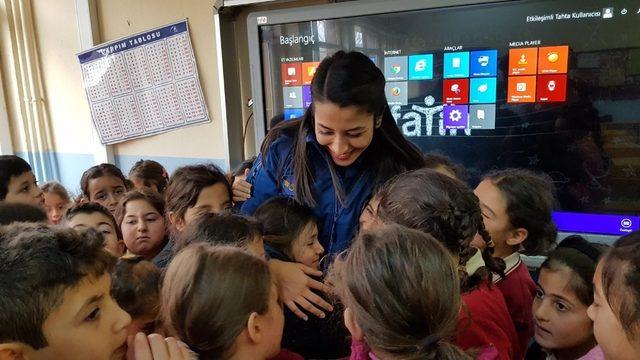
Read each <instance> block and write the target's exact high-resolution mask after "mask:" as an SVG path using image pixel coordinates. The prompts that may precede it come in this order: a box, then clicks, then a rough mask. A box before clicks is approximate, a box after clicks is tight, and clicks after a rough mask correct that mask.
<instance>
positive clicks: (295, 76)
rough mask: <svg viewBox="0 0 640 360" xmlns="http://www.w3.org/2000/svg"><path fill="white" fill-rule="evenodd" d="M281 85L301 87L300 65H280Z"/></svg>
mask: <svg viewBox="0 0 640 360" xmlns="http://www.w3.org/2000/svg"><path fill="white" fill-rule="evenodd" d="M282 85H284V86H294V85H302V64H301V63H299V62H298V63H284V64H282Z"/></svg>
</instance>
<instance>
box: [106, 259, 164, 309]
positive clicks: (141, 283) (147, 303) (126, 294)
mask: <svg viewBox="0 0 640 360" xmlns="http://www.w3.org/2000/svg"><path fill="white" fill-rule="evenodd" d="M111 296H113V298H114V299H115V300H116V301H117V302H118V305H120V307H121V308H122V309H123V310H124V311H126V312H127V313H129V315H131V317H132V318H137V317H140V316H144V315H148V314H156V313H157V312H158V310H159V309H160V269H158V268H157V267H156V266H155V265H154V264H153V263H151V262H149V261H145V260H144V259H143V258H142V256H133V257H122V258H120V259H118V262H117V263H116V266H115V269H114V270H113V274H112V280H111Z"/></svg>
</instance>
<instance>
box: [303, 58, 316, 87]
mask: <svg viewBox="0 0 640 360" xmlns="http://www.w3.org/2000/svg"><path fill="white" fill-rule="evenodd" d="M318 65H320V63H319V62H305V63H302V85H311V80H313V75H315V74H316V69H317V68H318Z"/></svg>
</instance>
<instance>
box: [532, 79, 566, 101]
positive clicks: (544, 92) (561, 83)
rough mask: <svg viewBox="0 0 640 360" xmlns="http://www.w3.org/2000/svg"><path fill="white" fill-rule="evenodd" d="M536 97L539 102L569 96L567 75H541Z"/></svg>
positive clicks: (562, 99) (564, 98)
mask: <svg viewBox="0 0 640 360" xmlns="http://www.w3.org/2000/svg"><path fill="white" fill-rule="evenodd" d="M537 87H538V91H537V93H536V98H537V100H538V101H539V102H559V101H565V100H566V98H567V75H539V76H538V85H537Z"/></svg>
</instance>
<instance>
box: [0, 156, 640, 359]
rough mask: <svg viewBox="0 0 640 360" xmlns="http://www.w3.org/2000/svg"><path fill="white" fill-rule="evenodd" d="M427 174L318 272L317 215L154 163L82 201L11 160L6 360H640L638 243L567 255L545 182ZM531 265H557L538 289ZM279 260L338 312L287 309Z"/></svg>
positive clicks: (1, 319) (414, 179)
mask: <svg viewBox="0 0 640 360" xmlns="http://www.w3.org/2000/svg"><path fill="white" fill-rule="evenodd" d="M434 159H440V160H438V161H434ZM445 160H446V161H445ZM429 163H430V164H431V165H429V166H428V168H427V167H425V168H423V169H419V170H413V171H409V172H405V173H403V174H401V175H398V176H396V177H394V178H392V179H390V180H389V181H388V182H387V183H386V184H385V185H384V186H381V187H380V188H379V189H378V190H377V191H376V192H375V193H374V194H373V196H372V199H371V200H370V202H369V203H368V204H367V206H365V208H364V209H363V210H362V215H361V219H360V222H361V231H360V233H359V234H358V235H357V237H356V239H354V241H353V243H352V245H351V247H350V248H349V250H348V251H345V252H344V253H343V254H341V255H340V256H338V257H337V258H335V259H330V260H331V264H325V262H327V261H329V259H327V257H326V256H325V249H324V247H323V245H322V244H321V243H320V242H319V240H318V223H317V222H318V220H317V218H316V217H315V216H314V213H313V211H312V210H311V208H309V207H307V206H305V205H302V204H300V203H299V202H297V201H296V200H294V199H292V198H288V197H274V198H272V199H270V200H268V201H266V202H265V203H263V204H262V205H261V206H259V207H258V209H257V210H256V212H255V213H254V216H252V217H248V216H244V215H240V214H236V213H234V212H233V211H232V205H233V204H232V198H233V194H232V191H233V190H232V187H231V184H230V182H229V178H228V177H227V176H226V175H225V174H224V173H223V172H222V171H221V170H220V169H218V168H216V167H215V166H213V165H192V166H185V167H183V168H179V169H178V170H176V171H175V173H174V176H172V177H170V178H169V177H168V176H166V172H165V171H164V170H159V169H158V168H157V167H158V166H160V167H161V165H159V164H157V163H155V162H150V161H143V162H139V163H137V164H136V166H137V168H136V171H131V174H132V175H131V177H135V179H134V178H131V177H130V178H129V179H127V178H125V177H124V176H123V175H122V172H121V171H120V170H119V169H118V168H117V167H115V166H113V165H110V164H101V165H98V166H94V167H92V168H90V169H88V170H87V171H86V172H85V173H84V174H83V176H82V181H81V184H80V188H81V189H82V194H81V195H80V196H79V198H77V199H73V198H72V197H71V196H70V195H69V193H68V192H67V190H66V189H65V188H64V187H63V186H62V185H61V184H59V183H54V182H51V183H46V184H44V185H43V186H42V188H41V190H40V189H39V188H38V187H37V184H36V181H35V178H34V175H33V173H32V171H31V168H30V166H29V165H28V163H26V162H25V161H24V160H22V159H20V158H18V157H15V156H2V157H0V173H1V174H2V176H0V177H1V179H0V180H1V181H2V183H0V193H1V194H2V195H3V198H2V202H1V203H0V220H1V224H2V225H6V226H4V227H2V228H1V230H0V359H23V358H24V359H89V358H97V359H124V358H130V359H134V358H138V359H143V358H147V359H163V358H164V359H191V358H196V357H197V358H201V359H343V358H350V359H354V360H355V359H358V360H367V359H474V358H475V359H583V360H594V359H635V358H638V356H640V306H639V305H638V304H640V277H639V275H638V274H639V272H638V271H639V270H640V255H639V254H640V241H638V239H639V235H638V234H631V235H628V236H626V237H623V238H621V239H620V240H619V241H618V242H617V243H616V244H615V245H614V246H613V247H611V248H607V247H606V246H605V245H601V244H594V243H590V242H588V241H586V240H585V239H584V238H582V237H580V236H570V237H568V238H566V239H564V240H563V241H561V242H560V243H559V244H557V245H555V246H554V242H555V238H556V230H555V227H554V225H553V221H552V220H551V211H552V209H553V208H554V203H555V200H554V193H553V190H552V189H553V184H552V183H551V182H550V180H549V179H548V178H547V177H545V176H542V175H540V174H536V173H533V172H531V171H527V170H519V169H508V170H503V171H497V172H492V173H490V174H487V175H486V176H485V177H483V179H482V181H481V182H480V183H479V185H478V186H477V187H476V188H475V190H473V189H471V188H470V187H468V186H467V185H466V184H465V183H464V182H463V181H461V180H460V179H459V177H458V176H459V174H460V170H456V171H454V167H453V166H456V165H453V164H452V163H451V162H450V160H447V159H445V158H442V157H441V156H437V157H431V158H430V161H429ZM149 164H150V165H149ZM145 166H152V167H153V168H154V169H155V170H154V171H146V170H145V169H144V168H145ZM145 174H149V177H145ZM160 190H162V191H163V192H164V193H161V192H160ZM165 199H166V203H165ZM521 254H526V255H545V256H546V260H545V261H544V263H543V264H542V265H541V267H540V269H539V275H538V277H537V281H534V280H533V278H532V277H531V275H530V273H529V270H528V268H527V267H526V265H525V264H524V262H523V260H522V258H521ZM270 259H271V260H272V259H276V260H280V261H283V262H290V263H295V264H299V265H301V266H306V267H308V268H310V269H314V270H316V271H318V272H319V273H320V274H322V275H320V276H318V277H314V279H315V280H316V281H318V282H319V283H322V284H323V285H324V286H325V288H324V289H323V291H316V294H317V295H318V296H321V297H325V295H327V296H326V298H327V299H328V300H329V301H330V302H331V305H332V306H333V308H334V311H333V312H331V313H329V314H327V315H328V316H326V317H325V318H319V317H316V316H313V315H309V316H307V317H306V319H302V318H300V317H298V316H297V315H296V314H295V313H294V312H292V311H291V310H289V309H288V308H286V307H284V306H283V304H282V302H281V301H280V299H279V293H280V291H279V288H278V287H279V286H280V284H278V283H277V281H276V279H275V278H274V276H273V275H272V274H271V270H270V265H269V264H268V261H267V260H270ZM140 333H142V334H140ZM157 334H161V335H157ZM79 339H82V341H77V340H79Z"/></svg>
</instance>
